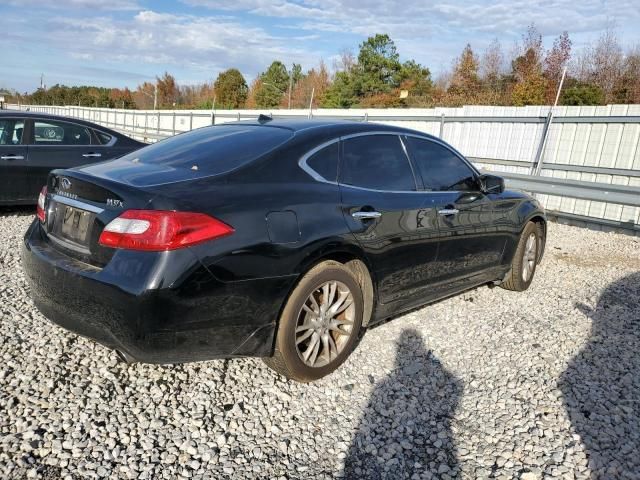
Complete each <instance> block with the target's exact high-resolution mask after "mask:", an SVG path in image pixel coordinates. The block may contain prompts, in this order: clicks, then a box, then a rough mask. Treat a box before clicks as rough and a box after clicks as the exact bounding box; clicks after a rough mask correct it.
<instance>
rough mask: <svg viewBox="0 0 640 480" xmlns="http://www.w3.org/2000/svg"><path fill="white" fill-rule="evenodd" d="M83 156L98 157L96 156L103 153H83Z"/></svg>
mask: <svg viewBox="0 0 640 480" xmlns="http://www.w3.org/2000/svg"><path fill="white" fill-rule="evenodd" d="M82 156H83V157H85V158H96V157H101V156H102V154H101V153H83V154H82Z"/></svg>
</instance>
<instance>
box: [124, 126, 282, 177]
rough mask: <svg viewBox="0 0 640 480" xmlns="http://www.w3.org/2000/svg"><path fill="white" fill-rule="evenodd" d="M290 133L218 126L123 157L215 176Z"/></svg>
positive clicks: (276, 143) (278, 129)
mask: <svg viewBox="0 0 640 480" xmlns="http://www.w3.org/2000/svg"><path fill="white" fill-rule="evenodd" d="M292 136H293V132H292V131H290V130H285V129H282V128H271V127H263V126H257V125H220V126H217V127H206V128H200V129H198V130H193V131H192V132H187V133H183V134H180V135H177V136H175V137H171V138H168V139H166V140H162V141H161V142H158V143H156V144H154V145H150V146H148V147H145V148H142V149H141V150H137V151H135V152H132V153H130V154H128V155H126V156H124V157H122V159H123V160H129V161H132V162H137V163H146V164H156V165H165V166H170V167H173V168H185V169H191V170H198V171H200V172H203V173H206V174H209V175H217V174H220V173H224V172H228V171H230V170H233V169H235V168H237V167H239V166H241V165H244V164H246V163H248V162H250V161H252V160H254V159H256V158H258V157H259V156H261V155H263V154H265V153H267V152H269V151H271V150H273V149H274V148H276V147H277V146H279V145H282V144H283V143H284V142H286V141H287V140H289V139H290V138H291V137H292Z"/></svg>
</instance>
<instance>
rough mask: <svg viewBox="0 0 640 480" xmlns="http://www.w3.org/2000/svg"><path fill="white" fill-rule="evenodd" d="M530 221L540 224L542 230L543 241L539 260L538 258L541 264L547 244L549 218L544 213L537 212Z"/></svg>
mask: <svg viewBox="0 0 640 480" xmlns="http://www.w3.org/2000/svg"><path fill="white" fill-rule="evenodd" d="M528 221H529V222H533V223H535V224H536V225H538V226H539V228H540V230H541V232H542V242H540V243H541V244H542V245H541V247H540V250H539V252H538V260H537V263H538V264H539V263H540V262H541V261H542V256H543V255H544V250H545V246H546V244H547V219H546V218H545V216H544V215H543V214H541V213H536V214H534V215H533V216H532V217H531V218H529V220H528Z"/></svg>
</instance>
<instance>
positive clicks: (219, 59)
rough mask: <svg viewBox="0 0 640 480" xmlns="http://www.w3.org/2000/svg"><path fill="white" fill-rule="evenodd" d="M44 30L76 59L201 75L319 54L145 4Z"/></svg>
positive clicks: (223, 21)
mask: <svg viewBox="0 0 640 480" xmlns="http://www.w3.org/2000/svg"><path fill="white" fill-rule="evenodd" d="M46 35H47V39H48V42H53V43H55V44H57V45H58V46H59V47H66V49H67V51H68V54H69V55H71V56H72V57H74V58H76V59H82V60H84V61H94V62H111V63H124V64H129V65H131V64H133V65H135V64H140V63H143V64H157V65H163V66H166V65H169V66H175V67H187V68H189V69H193V70H198V71H201V72H202V75H203V80H204V79H206V78H211V77H212V76H214V75H215V74H216V73H217V72H218V71H220V70H222V69H226V68H229V67H232V66H234V67H237V68H239V69H240V70H241V71H243V72H247V73H248V74H249V75H250V76H252V75H255V74H256V73H258V72H257V70H259V69H264V68H266V66H267V65H268V63H270V62H271V61H272V60H274V59H276V58H280V59H283V60H285V61H287V62H291V61H297V62H300V63H305V64H307V63H310V62H313V61H315V60H316V59H317V56H316V55H313V53H312V52H309V51H306V50H304V49H302V48H300V47H296V46H292V45H291V38H284V37H277V36H274V35H271V34H269V33H267V32H266V31H265V30H264V29H262V28H258V27H251V26H248V25H246V24H243V23H240V22H238V21H237V20H235V19H233V18H230V17H228V16H207V17H196V16H191V15H174V14H166V13H158V12H154V11H150V10H143V11H140V12H138V13H137V14H135V15H134V16H133V18H130V19H127V20H117V19H114V18H112V17H108V16H101V17H84V18H73V19H70V18H66V17H55V18H53V19H51V20H49V22H48V25H47V33H46ZM309 38H311V37H309ZM310 57H311V58H310Z"/></svg>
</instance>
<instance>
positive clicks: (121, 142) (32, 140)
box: [0, 110, 145, 205]
mask: <svg viewBox="0 0 640 480" xmlns="http://www.w3.org/2000/svg"><path fill="white" fill-rule="evenodd" d="M144 145H145V144H144V143H141V142H138V141H136V140H133V139H131V138H129V137H126V136H124V135H122V134H120V133H118V132H114V131H113V130H110V129H108V128H105V127H102V126H100V125H96V124H94V123H90V122H85V121H83V120H77V119H71V118H67V117H59V116H54V115H46V114H42V113H35V112H33V113H32V112H21V111H12V110H2V111H0V205H28V204H35V203H36V201H37V199H38V193H39V192H40V189H41V188H42V186H43V185H44V184H45V183H46V182H47V175H49V172H50V171H51V170H53V169H55V168H71V167H76V166H79V165H85V164H88V163H94V162H99V161H102V160H109V159H111V158H115V157H119V156H121V155H124V154H126V153H129V152H131V151H133V150H137V149H138V148H140V147H142V146H144Z"/></svg>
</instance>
